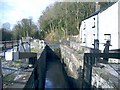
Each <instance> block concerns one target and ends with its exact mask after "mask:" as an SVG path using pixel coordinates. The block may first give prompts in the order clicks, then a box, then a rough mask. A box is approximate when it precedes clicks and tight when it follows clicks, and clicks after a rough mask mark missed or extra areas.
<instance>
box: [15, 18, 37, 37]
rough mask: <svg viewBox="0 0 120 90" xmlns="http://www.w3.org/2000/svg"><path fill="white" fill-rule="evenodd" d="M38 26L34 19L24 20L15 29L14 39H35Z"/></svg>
mask: <svg viewBox="0 0 120 90" xmlns="http://www.w3.org/2000/svg"><path fill="white" fill-rule="evenodd" d="M37 30H38V28H37V26H36V25H35V24H34V23H33V22H32V19H22V20H21V21H19V22H18V23H17V24H16V25H15V26H14V28H13V32H14V38H16V39H20V38H22V37H27V36H30V37H35V35H34V34H35V32H37Z"/></svg>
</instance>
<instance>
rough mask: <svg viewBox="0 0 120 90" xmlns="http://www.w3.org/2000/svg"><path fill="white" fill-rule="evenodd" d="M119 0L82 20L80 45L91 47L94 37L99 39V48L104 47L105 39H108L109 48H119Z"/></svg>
mask: <svg viewBox="0 0 120 90" xmlns="http://www.w3.org/2000/svg"><path fill="white" fill-rule="evenodd" d="M119 7H120V0H119V1H118V2H116V3H115V4H113V5H112V6H110V7H109V8H107V9H106V10H104V11H102V10H99V11H97V12H95V13H94V14H93V15H91V16H89V17H88V18H86V19H85V20H83V21H82V23H81V26H80V40H81V45H82V46H87V47H91V48H93V47H94V46H93V45H92V44H94V39H98V40H99V49H100V50H103V49H104V43H106V40H110V43H111V45H112V46H110V50H111V49H120V44H119V41H120V29H119V28H118V27H119V25H118V24H119V23H120V22H119V19H120V10H119V9H120V8H119Z"/></svg>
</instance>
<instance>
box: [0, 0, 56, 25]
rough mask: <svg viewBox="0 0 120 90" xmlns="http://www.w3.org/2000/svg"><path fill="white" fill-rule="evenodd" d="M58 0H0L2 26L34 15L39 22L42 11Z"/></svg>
mask: <svg viewBox="0 0 120 90" xmlns="http://www.w3.org/2000/svg"><path fill="white" fill-rule="evenodd" d="M55 1H57V0H0V27H1V25H2V24H3V23H6V22H9V23H10V24H11V26H13V25H14V24H16V22H17V21H20V20H21V19H23V18H29V17H32V19H33V21H34V22H35V23H37V21H38V18H39V17H40V15H41V14H42V11H43V10H45V8H46V7H47V6H49V5H51V4H53V3H54V2H55Z"/></svg>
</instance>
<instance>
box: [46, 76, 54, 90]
mask: <svg viewBox="0 0 120 90" xmlns="http://www.w3.org/2000/svg"><path fill="white" fill-rule="evenodd" d="M52 88H53V83H52V82H51V81H50V80H49V79H47V78H46V80H45V90H48V89H49V90H52Z"/></svg>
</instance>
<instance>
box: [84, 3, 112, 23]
mask: <svg viewBox="0 0 120 90" xmlns="http://www.w3.org/2000/svg"><path fill="white" fill-rule="evenodd" d="M112 5H114V4H112ZM112 5H107V6H106V7H103V8H101V9H99V10H97V11H95V12H94V13H92V14H91V15H90V16H88V17H86V18H84V19H83V20H82V21H84V20H86V19H88V18H90V17H93V16H95V15H98V14H99V13H101V12H103V11H105V10H106V9H108V8H109V7H111V6H112Z"/></svg>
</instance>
